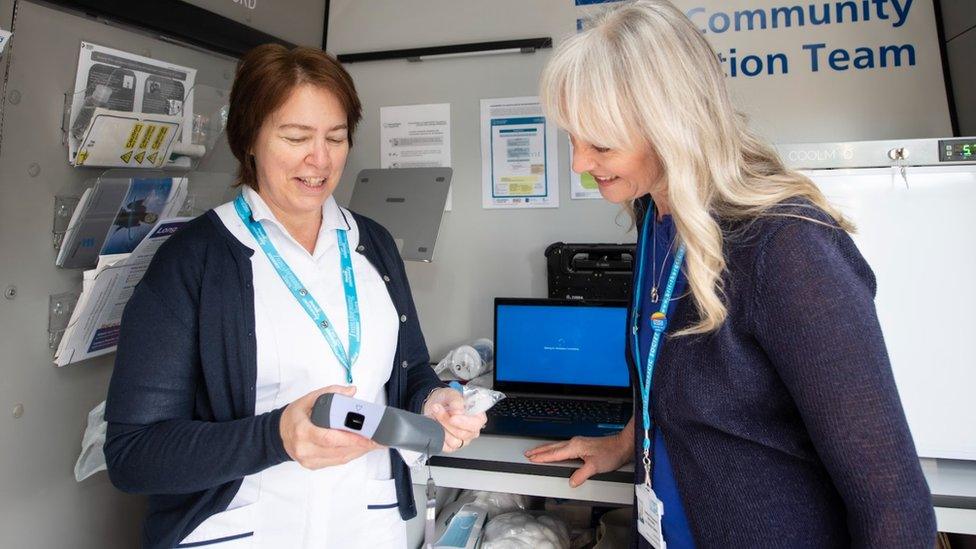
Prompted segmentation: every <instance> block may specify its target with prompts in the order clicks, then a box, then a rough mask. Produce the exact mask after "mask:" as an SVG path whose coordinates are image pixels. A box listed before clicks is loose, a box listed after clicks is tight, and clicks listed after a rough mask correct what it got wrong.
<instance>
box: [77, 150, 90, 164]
mask: <svg viewBox="0 0 976 549" xmlns="http://www.w3.org/2000/svg"><path fill="white" fill-rule="evenodd" d="M85 160H88V151H81V152H80V153H78V157H77V158H76V159H75V165H76V166H81V165H82V164H84V163H85Z"/></svg>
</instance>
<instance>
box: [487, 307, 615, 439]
mask: <svg viewBox="0 0 976 549" xmlns="http://www.w3.org/2000/svg"><path fill="white" fill-rule="evenodd" d="M626 331H627V304H626V303H621V302H595V301H567V300H553V299H516V298H496V299H495V370H494V374H493V376H494V383H495V385H494V387H495V389H497V390H499V391H502V392H504V393H505V394H506V395H507V396H508V398H506V399H505V400H502V401H501V402H499V403H498V405H496V406H495V408H493V409H492V410H491V411H490V412H489V414H488V425H487V426H486V428H485V431H486V432H489V433H496V434H512V435H524V436H534V437H552V438H561V437H566V436H574V435H588V436H599V435H605V434H610V433H612V432H615V431H618V430H620V429H621V428H623V426H624V424H626V422H627V421H628V420H629V419H630V415H631V408H632V402H631V396H632V392H631V386H630V372H629V369H628V365H627V360H626V355H625V353H626V339H625V338H626Z"/></svg>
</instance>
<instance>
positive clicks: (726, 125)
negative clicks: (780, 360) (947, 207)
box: [540, 0, 854, 335]
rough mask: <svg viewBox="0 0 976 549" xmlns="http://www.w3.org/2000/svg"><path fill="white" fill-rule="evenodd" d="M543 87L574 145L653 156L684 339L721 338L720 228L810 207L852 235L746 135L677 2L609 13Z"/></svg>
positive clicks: (711, 59)
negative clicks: (682, 279) (785, 208)
mask: <svg viewBox="0 0 976 549" xmlns="http://www.w3.org/2000/svg"><path fill="white" fill-rule="evenodd" d="M540 85H541V92H540V95H541V100H542V103H543V106H544V108H545V110H546V113H547V114H548V116H550V117H552V118H553V119H554V120H555V122H556V123H557V124H558V125H559V126H561V127H562V128H564V129H565V130H566V131H568V132H569V133H570V134H572V135H574V136H576V137H578V138H580V139H582V140H584V141H587V142H589V143H592V144H595V145H599V146H604V147H609V148H612V149H619V150H641V148H643V147H652V148H653V149H654V150H655V151H656V152H657V155H658V157H659V158H660V161H661V166H662V173H663V176H662V177H664V178H666V180H667V183H668V185H667V195H668V201H669V202H670V207H671V214H672V217H673V219H674V222H675V226H676V228H677V233H678V239H679V242H681V243H683V244H684V245H685V247H686V260H685V261H686V263H685V274H686V277H687V280H688V287H689V288H690V290H691V295H692V297H693V299H694V302H695V306H696V308H697V310H698V315H699V319H698V322H697V323H695V324H694V325H692V326H690V327H688V328H686V329H684V330H682V331H681V332H679V333H678V335H686V334H696V333H707V332H711V331H714V330H716V329H718V328H719V326H721V325H722V323H723V322H724V321H725V318H726V316H727V315H728V311H727V309H726V306H725V303H724V301H723V288H722V273H723V272H724V271H725V269H726V264H725V257H724V255H723V251H722V247H723V233H722V229H721V227H720V225H719V220H721V219H732V220H735V219H738V220H749V219H755V218H756V217H759V216H761V215H777V214H776V213H774V212H772V211H770V210H771V209H772V208H774V207H775V206H777V205H780V204H782V203H783V202H784V201H787V200H789V199H806V200H808V201H809V202H810V203H812V204H813V206H815V207H816V208H819V209H821V210H823V211H824V212H826V213H827V214H828V215H830V216H831V217H832V218H833V220H834V221H835V222H836V224H837V225H838V226H839V227H840V228H842V229H844V230H847V231H851V232H853V230H854V226H853V225H852V224H851V223H850V222H849V221H847V220H846V219H844V217H843V216H842V215H841V214H840V212H839V211H838V210H836V209H835V208H834V207H832V206H831V205H830V204H829V203H828V202H827V200H826V198H825V197H824V195H823V193H821V192H820V190H819V189H818V188H817V187H816V185H814V184H813V182H812V181H810V180H809V179H808V178H807V177H805V176H803V175H801V174H799V173H797V172H795V171H793V170H790V169H787V168H786V166H784V165H783V162H782V160H780V158H779V156H778V155H777V154H776V151H775V150H774V149H773V148H772V147H771V146H770V145H768V144H767V143H765V142H764V141H763V140H761V139H760V138H758V137H757V136H756V135H755V134H753V133H752V132H751V131H750V130H749V129H748V128H747V127H746V123H745V120H744V118H743V117H742V116H740V115H739V114H738V113H737V111H736V110H735V108H734V107H733V106H732V101H731V99H730V97H729V93H728V90H727V89H726V86H725V74H724V73H723V71H722V68H721V66H720V65H719V62H718V59H717V57H716V55H715V52H714V51H713V50H712V48H711V46H709V44H708V42H706V40H705V38H704V37H703V36H702V34H701V32H699V30H698V29H697V28H696V27H695V26H694V25H693V24H692V23H691V21H689V20H688V18H687V17H685V16H684V14H682V13H681V12H680V11H679V10H677V9H676V8H675V7H674V6H673V5H671V3H670V2H667V1H664V0H638V1H636V2H631V3H627V4H624V5H622V6H620V7H617V8H613V9H610V10H608V11H607V12H605V13H603V14H602V15H600V16H599V17H598V18H596V19H595V20H593V21H592V22H591V24H590V27H589V28H588V29H587V30H584V31H583V32H581V33H579V34H577V35H575V36H572V37H570V38H568V39H567V40H566V41H565V42H563V43H562V44H560V46H559V47H558V48H557V49H556V51H555V52H554V53H553V57H552V59H550V61H549V63H548V65H547V66H546V68H545V70H544V71H543V75H542V80H541V84H540ZM629 210H630V212H631V214H632V215H633V214H634V204H633V203H632V204H630V205H629ZM647 215H651V214H650V213H648V214H647ZM794 215H795V214H794ZM811 221H814V220H812V219H811Z"/></svg>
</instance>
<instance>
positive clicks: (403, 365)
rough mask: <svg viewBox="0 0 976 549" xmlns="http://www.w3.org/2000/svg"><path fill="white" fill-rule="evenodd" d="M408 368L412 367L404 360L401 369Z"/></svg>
mask: <svg viewBox="0 0 976 549" xmlns="http://www.w3.org/2000/svg"><path fill="white" fill-rule="evenodd" d="M407 366H410V363H409V362H407V361H406V360H404V361H403V362H401V363H400V367H401V368H406V367H407Z"/></svg>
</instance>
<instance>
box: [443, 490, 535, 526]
mask: <svg viewBox="0 0 976 549" xmlns="http://www.w3.org/2000/svg"><path fill="white" fill-rule="evenodd" d="M457 501H458V502H459V503H462V504H467V503H473V504H475V505H477V506H478V507H481V508H482V509H484V510H485V511H486V512H487V513H488V520H491V519H492V518H494V517H496V516H498V515H504V514H505V513H511V512H513V511H524V510H525V509H527V508H528V507H529V496H523V495H521V494H507V493H504V492H485V491H483V490H464V491H463V492H461V494H460V495H459V496H458V498H457Z"/></svg>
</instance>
